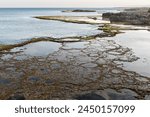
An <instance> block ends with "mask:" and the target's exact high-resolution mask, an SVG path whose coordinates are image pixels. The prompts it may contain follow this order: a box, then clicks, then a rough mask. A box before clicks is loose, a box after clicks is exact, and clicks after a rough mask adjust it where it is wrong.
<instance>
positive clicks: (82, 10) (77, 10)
mask: <svg viewBox="0 0 150 117" xmlns="http://www.w3.org/2000/svg"><path fill="white" fill-rule="evenodd" d="M62 12H96V11H95V10H84V9H76V10H65V11H62Z"/></svg>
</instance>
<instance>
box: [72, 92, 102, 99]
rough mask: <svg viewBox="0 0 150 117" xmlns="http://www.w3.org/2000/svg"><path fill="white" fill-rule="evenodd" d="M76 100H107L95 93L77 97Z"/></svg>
mask: <svg viewBox="0 0 150 117" xmlns="http://www.w3.org/2000/svg"><path fill="white" fill-rule="evenodd" d="M75 99H77V100H105V98H104V97H102V96H100V95H97V94H95V93H88V94H84V95H79V96H77V97H75Z"/></svg>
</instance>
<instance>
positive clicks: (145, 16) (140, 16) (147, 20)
mask: <svg viewBox="0 0 150 117" xmlns="http://www.w3.org/2000/svg"><path fill="white" fill-rule="evenodd" d="M102 17H103V19H104V20H110V22H111V23H121V24H127V25H144V26H149V25H150V9H149V8H135V9H126V10H124V12H120V13H104V14H103V15H102Z"/></svg>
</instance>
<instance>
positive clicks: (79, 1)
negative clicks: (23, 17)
mask: <svg viewBox="0 0 150 117" xmlns="http://www.w3.org/2000/svg"><path fill="white" fill-rule="evenodd" d="M116 6H150V0H0V7H116Z"/></svg>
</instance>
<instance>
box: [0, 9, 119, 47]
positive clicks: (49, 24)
mask: <svg viewBox="0 0 150 117" xmlns="http://www.w3.org/2000/svg"><path fill="white" fill-rule="evenodd" d="M62 10H66V9H49V8H28V9H26V8H21V9H20V8H13V9H10V8H7V9H6V8H5V9H0V44H13V43H17V42H20V41H24V40H26V39H30V38H33V37H43V36H51V37H67V36H79V35H80V36H83V35H91V34H96V33H99V31H98V30H97V28H96V27H95V26H92V25H87V24H73V23H64V22H59V21H45V20H39V19H35V18H33V16H46V15H49V16H51V15H52V16H56V15H71V16H73V15H79V16H84V15H97V14H100V13H102V12H108V11H112V10H113V9H99V10H98V9H97V11H98V13H63V12H61V11H62ZM114 11H117V10H114Z"/></svg>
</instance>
